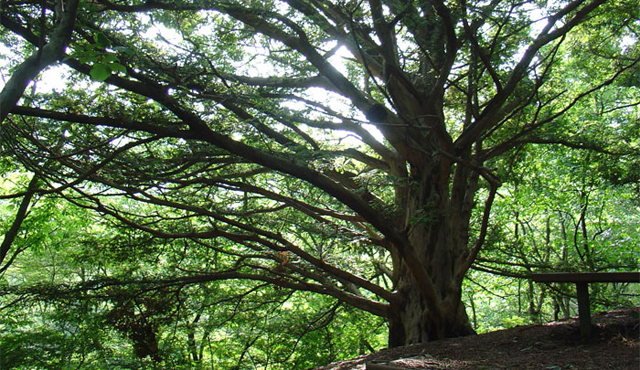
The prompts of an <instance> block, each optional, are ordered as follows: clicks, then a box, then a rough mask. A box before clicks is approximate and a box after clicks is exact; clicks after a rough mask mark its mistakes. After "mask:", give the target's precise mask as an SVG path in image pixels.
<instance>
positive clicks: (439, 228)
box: [389, 161, 476, 347]
mask: <svg viewBox="0 0 640 370" xmlns="http://www.w3.org/2000/svg"><path fill="white" fill-rule="evenodd" d="M422 168H423V169H424V168H431V169H432V171H427V172H423V171H416V170H413V169H412V173H413V174H414V176H412V178H413V179H412V180H411V181H410V185H409V191H408V197H407V200H406V201H407V203H406V207H405V210H406V212H407V213H406V216H405V220H404V225H405V230H406V231H407V235H408V240H409V242H410V244H411V246H406V247H405V248H409V247H410V248H412V249H413V250H414V251H415V252H416V255H417V258H418V260H419V262H420V265H421V266H423V267H424V269H425V270H426V273H427V275H428V276H429V278H430V279H431V281H432V283H433V286H434V288H435V291H436V294H437V296H438V297H437V298H436V299H433V297H431V298H428V297H425V294H424V292H423V291H421V290H420V288H419V285H418V284H416V278H415V274H414V273H413V272H412V271H411V268H410V267H409V266H410V264H407V263H406V261H404V260H403V259H398V260H397V261H396V263H395V266H394V273H395V275H394V282H395V288H396V289H395V291H396V296H397V298H398V299H397V300H396V301H394V302H392V303H391V304H390V313H389V323H390V328H389V346H390V347H396V346H403V345H409V344H414V343H422V342H428V341H433V340H438V339H443V338H450V337H458V336H464V335H471V334H475V331H474V330H473V328H472V327H471V324H470V322H469V317H468V316H467V313H466V311H465V307H464V304H463V303H462V278H461V277H460V276H459V274H460V271H461V264H463V263H464V262H463V261H464V260H465V256H466V253H467V252H468V241H469V240H468V239H469V238H468V227H469V218H470V210H471V208H472V206H473V205H472V204H471V203H472V200H469V196H468V194H469V193H470V192H471V194H474V193H475V190H476V189H475V182H474V181H475V180H474V178H473V174H472V173H471V172H470V171H467V170H462V171H461V169H460V168H458V169H456V172H455V176H454V181H453V183H454V185H453V186H452V187H450V186H449V184H450V178H449V177H450V176H449V174H450V168H451V167H450V164H449V163H443V162H439V161H436V163H430V165H429V166H423V167H422ZM416 173H419V174H418V176H415V174H416ZM420 173H421V174H420ZM457 181H458V182H459V181H462V182H463V183H464V186H462V187H459V186H457V185H456V182H457ZM471 199H473V197H471Z"/></svg>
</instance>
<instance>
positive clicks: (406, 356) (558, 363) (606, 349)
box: [316, 307, 640, 370]
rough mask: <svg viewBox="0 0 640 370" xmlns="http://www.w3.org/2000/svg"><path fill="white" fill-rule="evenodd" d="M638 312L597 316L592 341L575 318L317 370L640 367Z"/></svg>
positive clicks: (593, 369)
mask: <svg viewBox="0 0 640 370" xmlns="http://www.w3.org/2000/svg"><path fill="white" fill-rule="evenodd" d="M639 312H640V311H639V308H637V307H636V308H629V309H624V310H616V311H608V312H602V313H596V314H594V315H592V320H593V324H594V335H593V337H592V338H591V339H590V340H587V341H585V340H581V338H580V332H579V327H578V322H577V320H576V319H571V320H567V321H560V322H554V323H550V324H545V325H528V326H519V327H516V328H512V329H507V330H501V331H495V332H491V333H487V334H482V335H477V336H472V337H464V338H454V339H446V340H441V341H437V342H431V343H426V344H420V345H413V346H408V347H400V348H393V349H390V350H389V349H386V350H382V351H379V352H375V353H372V354H369V355H366V356H363V357H359V358H356V359H353V360H348V361H342V362H337V363H333V364H330V365H327V366H323V367H319V368H316V370H364V369H365V368H366V364H368V363H373V364H377V365H384V366H386V368H388V369H394V368H397V369H398V370H400V369H437V370H445V369H446V370H471V369H473V370H502V369H523V370H529V369H531V370H533V369H536V370H565V369H572V370H604V369H624V370H627V369H629V370H640V320H639V319H638V317H639V316H638V315H639ZM384 366H379V368H383V367H384Z"/></svg>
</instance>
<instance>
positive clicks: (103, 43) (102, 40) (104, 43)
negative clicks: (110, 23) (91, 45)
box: [93, 32, 111, 48]
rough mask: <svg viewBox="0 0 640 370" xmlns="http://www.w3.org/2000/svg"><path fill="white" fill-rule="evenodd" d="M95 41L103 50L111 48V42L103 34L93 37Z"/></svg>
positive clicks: (99, 33)
mask: <svg viewBox="0 0 640 370" xmlns="http://www.w3.org/2000/svg"><path fill="white" fill-rule="evenodd" d="M93 39H94V40H95V41H96V44H98V46H100V47H101V48H108V47H109V46H111V41H109V39H108V38H107V36H105V35H104V33H102V32H98V33H96V34H94V35H93Z"/></svg>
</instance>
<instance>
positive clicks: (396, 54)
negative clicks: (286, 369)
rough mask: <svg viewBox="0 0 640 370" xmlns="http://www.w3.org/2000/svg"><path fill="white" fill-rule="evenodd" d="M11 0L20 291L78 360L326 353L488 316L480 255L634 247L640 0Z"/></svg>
mask: <svg viewBox="0 0 640 370" xmlns="http://www.w3.org/2000/svg"><path fill="white" fill-rule="evenodd" d="M1 4H2V5H1V8H0V9H1V14H0V16H1V18H0V23H1V24H2V30H1V31H0V39H1V40H2V42H3V44H4V49H3V54H4V55H3V59H2V73H3V78H4V79H5V83H4V87H3V89H2V92H1V93H0V117H1V119H2V124H1V126H0V134H1V138H2V143H1V145H2V146H1V150H2V162H1V163H0V170H1V171H2V172H3V175H4V177H5V179H4V180H3V182H2V194H1V195H0V200H2V201H3V203H2V207H3V209H2V214H3V215H7V217H6V220H5V221H4V223H3V224H2V228H3V232H4V239H3V241H2V245H1V246H0V274H2V275H1V276H2V281H1V284H0V291H2V294H3V296H4V298H3V299H2V301H1V302H2V304H3V305H4V306H0V309H13V308H15V307H16V305H17V302H18V301H22V300H27V299H34V301H37V300H40V301H44V302H47V304H48V305H50V306H47V307H46V308H43V307H38V306H28V307H29V308H24V307H22V308H21V309H20V310H21V311H20V312H21V314H22V315H28V312H29V310H33V311H34V312H35V311H36V310H41V314H42V315H44V316H46V317H47V319H46V320H45V321H44V322H57V323H59V324H58V325H62V326H64V325H70V324H68V323H70V322H72V323H74V325H76V326H74V327H65V329H64V330H62V331H56V330H50V329H47V330H44V328H43V330H44V331H43V332H45V333H46V334H47V335H48V336H50V337H51V338H52V339H51V340H54V341H58V340H59V338H60V336H65V335H80V334H79V333H82V334H83V335H87V336H88V337H87V338H86V340H85V339H82V337H81V336H80V337H78V338H76V339H74V340H73V341H70V342H69V344H68V345H69V346H70V347H73V348H74V350H68V349H66V350H65V349H64V348H57V349H56V351H59V353H57V355H56V354H55V353H54V352H55V351H53V352H48V353H54V354H52V356H53V357H52V358H56V360H55V361H58V364H62V363H71V362H73V361H80V360H78V359H77V358H72V357H73V355H72V353H74V351H75V353H81V354H83V355H82V356H85V355H86V356H89V353H90V354H91V355H90V356H93V357H92V361H94V362H93V363H95V364H101V365H102V366H106V365H105V364H107V363H109V361H110V360H109V359H110V358H111V357H110V356H111V355H110V354H109V353H111V354H113V353H116V352H117V351H118V350H119V348H120V347H119V346H121V345H122V344H121V342H118V341H117V340H114V339H112V338H110V337H109V331H105V330H104V329H100V334H96V335H93V336H91V335H89V334H87V333H88V332H87V331H86V330H81V327H83V326H84V327H91V328H105V327H106V328H110V329H109V330H111V331H112V332H113V333H117V335H118V336H120V337H122V338H126V339H127V340H128V341H129V342H130V343H131V344H132V346H131V347H130V351H133V354H134V355H135V356H133V357H138V358H140V359H143V358H146V359H147V360H148V361H151V362H156V363H158V362H162V361H165V363H167V364H173V365H172V366H174V367H176V368H177V367H178V365H177V364H187V363H188V364H190V365H181V366H187V368H188V366H193V364H194V363H199V364H203V358H204V357H206V358H207V359H208V360H207V361H209V362H210V363H218V364H222V365H221V366H226V367H229V368H231V367H232V366H236V364H237V368H241V366H240V365H239V364H240V363H241V362H242V361H243V360H245V361H254V362H255V363H256V364H261V365H260V366H265V367H268V366H277V364H282V363H287V362H288V363H290V364H295V366H294V367H298V368H304V367H305V366H307V367H309V366H312V365H313V364H317V363H318V362H320V361H323V360H325V359H327V358H335V356H337V355H339V354H340V353H349V352H348V351H352V352H353V351H358V350H360V349H369V348H370V347H372V346H379V345H381V343H382V342H383V341H384V340H385V338H386V340H388V345H389V346H399V345H406V344H411V343H418V342H424V341H429V340H436V339H441V338H444V337H452V336H460V335H469V334H473V333H474V332H475V330H474V328H477V327H478V325H477V323H474V322H473V321H474V320H475V319H476V312H475V307H474V312H473V314H472V320H471V321H470V319H469V314H468V311H467V309H465V305H464V304H463V301H466V302H467V303H468V305H469V304H471V305H474V304H475V303H474V302H475V301H474V299H473V296H474V295H473V293H470V292H471V291H470V290H469V289H470V288H469V285H468V282H466V280H465V279H467V278H469V279H471V281H472V282H474V283H477V284H485V283H486V282H483V281H484V280H486V279H491V277H487V275H477V274H478V273H479V272H481V271H484V272H490V273H491V274H494V275H490V276H495V274H497V275H501V276H511V277H520V278H524V277H526V274H528V273H529V272H532V271H540V270H553V269H581V270H592V271H597V270H601V269H608V268H616V269H633V268H637V260H634V255H635V258H637V253H638V251H637V245H638V244H637V241H638V236H637V235H634V231H633V226H632V225H633V223H634V222H637V221H638V216H637V210H638V193H639V192H640V188H639V187H638V180H640V178H639V176H640V175H639V174H640V170H639V169H640V161H639V160H638V158H639V155H640V120H639V116H640V110H639V108H638V106H639V105H640V101H639V100H638V87H639V84H640V64H639V63H638V62H639V61H640V50H639V45H638V42H637V41H638V40H637V39H638V33H639V32H640V23H639V22H638V19H640V14H639V13H640V10H639V9H638V7H637V4H636V3H635V2H634V1H616V2H613V1H605V0H591V1H584V0H574V1H555V2H547V1H462V0H461V1H440V0H431V1H421V0H414V1H396V0H369V1H351V0H349V1H316V0H282V1H277V0H272V1H260V2H255V1H244V0H226V1H209V0H202V1H155V0H153V1H152V0H147V1H124V0H123V1H108V0H98V1H79V0H69V1H61V0H55V1H46V0H43V1H31V2H30V1H27V2H13V1H3V2H2V3H1ZM52 81H53V82H52ZM629 210H635V212H630V211H629ZM633 243H635V245H636V247H635V248H636V249H635V252H634V251H633V250H631V249H632V248H634V247H632V246H631V244H633ZM634 253H635V254H634ZM27 260H29V261H41V262H42V263H41V264H40V266H39V267H38V268H29V269H25V268H24V266H25V265H24V264H20V261H27ZM535 289H536V288H535V287H533V285H531V284H530V286H529V293H530V294H529V298H530V302H529V308H530V309H529V313H531V314H532V315H533V314H534V313H536V312H539V311H540V305H539V304H537V303H536V302H535V299H536V294H537V293H536V290H535ZM549 294H552V295H553V297H554V298H553V299H554V304H555V305H556V306H557V310H559V311H563V312H567V310H568V308H567V304H566V301H563V299H564V298H563V296H561V295H558V294H556V293H549ZM540 297H541V296H540ZM12 299H14V300H13V301H12ZM16 317H17V318H16V320H27V318H26V316H16ZM64 323H67V324H64ZM172 323H173V325H174V328H175V329H174V331H173V334H171V330H169V328H171V325H172ZM0 324H2V325H8V327H12V328H15V327H16V325H15V324H11V323H8V322H7V323H0ZM42 325H45V324H42ZM45 326H46V325H45ZM287 326H291V327H292V329H291V331H289V332H288V331H287V329H286V327H287ZM340 328H345V329H342V331H343V333H344V335H339V332H340V331H341V329H340ZM229 333H234V334H237V336H238V338H239V339H236V340H234V341H233V342H232V343H233V344H232V345H230V346H229V347H228V348H223V347H221V346H213V345H212V344H211V343H212V342H216V341H223V340H225V338H228V337H229V336H230V334H229ZM29 335H31V334H29V332H21V331H19V330H18V331H16V332H12V334H11V336H9V337H8V338H10V339H8V340H6V341H5V342H4V343H3V345H5V346H8V345H11V343H13V344H15V343H18V342H19V341H21V340H24V339H25V336H29ZM303 337H305V338H307V339H308V340H310V341H317V342H321V341H324V342H326V343H330V345H328V346H325V350H326V351H328V352H330V353H319V352H314V350H310V349H308V348H306V347H304V346H300V345H299V343H300V340H301V339H300V338H303ZM45 338H46V336H45ZM56 338H58V339H56ZM309 338H312V339H309ZM29 339H30V340H35V338H29ZM14 340H15V341H14ZM372 341H375V343H372ZM41 343H43V345H45V344H44V343H46V340H43V341H42V342H41ZM177 343H184V345H183V346H182V351H181V350H178V348H180V345H178V344H177ZM230 343H231V342H230ZM74 346H75V347H74ZM82 348H85V349H84V350H83V349H82ZM95 348H100V351H98V352H96V350H95ZM168 348H173V350H169V349H168ZM207 348H208V349H207ZM256 348H259V349H260V352H256V350H255V349H256ZM338 348H340V349H338ZM225 351H228V352H227V353H225ZM305 351H308V353H307V352H305ZM341 351H344V352H341ZM15 353H20V356H24V355H25V353H27V352H20V351H17V350H16V352H15ZM205 353H206V354H205ZM230 353H233V354H234V355H230ZM65 356H68V357H65ZM95 356H97V357H95ZM332 356H333V357H332ZM225 358H228V359H229V360H228V361H229V362H228V363H226V362H224V361H227V360H225ZM185 359H186V360H185ZM30 361H32V363H34V364H36V363H37V362H38V361H43V363H44V362H47V361H49V362H48V363H51V362H52V361H53V362H55V361H54V360H53V359H47V358H43V357H41V358H34V359H32V360H30ZM100 361H102V362H100ZM145 361H146V360H145ZM216 361H217V362H216ZM314 361H316V362H314ZM101 365H95V366H98V367H99V366H101ZM34 366H35V365H34ZM109 366H121V367H123V368H127V366H133V365H131V364H127V363H118V364H114V363H111V365H109Z"/></svg>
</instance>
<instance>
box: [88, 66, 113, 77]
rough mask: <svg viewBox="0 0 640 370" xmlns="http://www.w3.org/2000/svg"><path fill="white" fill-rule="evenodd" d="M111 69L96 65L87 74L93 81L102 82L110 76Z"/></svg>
mask: <svg viewBox="0 0 640 370" xmlns="http://www.w3.org/2000/svg"><path fill="white" fill-rule="evenodd" d="M111 72H112V71H111V67H110V66H109V65H107V64H96V65H94V66H93V68H91V71H90V72H89V74H90V75H91V79H92V80H94V81H104V80H106V79H107V78H109V76H111Z"/></svg>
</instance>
